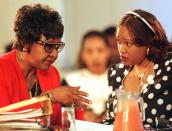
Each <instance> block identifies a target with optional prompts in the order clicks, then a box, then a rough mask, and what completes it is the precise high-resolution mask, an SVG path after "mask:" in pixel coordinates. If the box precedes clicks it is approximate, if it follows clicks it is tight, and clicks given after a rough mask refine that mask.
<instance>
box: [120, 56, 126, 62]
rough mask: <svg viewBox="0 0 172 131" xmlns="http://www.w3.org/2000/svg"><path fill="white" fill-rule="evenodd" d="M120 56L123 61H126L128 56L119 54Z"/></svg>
mask: <svg viewBox="0 0 172 131" xmlns="http://www.w3.org/2000/svg"><path fill="white" fill-rule="evenodd" d="M120 58H121V60H122V61H124V62H126V61H127V60H128V57H126V56H121V57H120Z"/></svg>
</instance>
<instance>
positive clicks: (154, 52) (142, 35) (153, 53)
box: [119, 9, 168, 63]
mask: <svg viewBox="0 0 172 131" xmlns="http://www.w3.org/2000/svg"><path fill="white" fill-rule="evenodd" d="M133 12H135V13H137V14H139V15H140V16H141V17H142V18H144V19H145V20H146V21H147V22H148V23H149V24H150V25H151V26H152V28H153V29H154V32H153V31H152V30H151V29H150V28H149V27H148V26H147V25H146V24H145V23H144V22H143V21H142V20H141V19H140V18H138V17H137V16H134V15H132V14H126V15H125V16H124V17H123V18H122V19H121V21H120V24H119V25H121V26H125V27H126V28H127V29H128V31H129V33H130V35H131V38H132V40H133V42H134V43H137V45H139V46H147V47H148V48H149V53H148V55H147V58H148V59H149V60H151V61H153V62H155V63H159V62H162V61H164V60H165V58H166V56H167V47H168V40H167V36H166V33H165V30H164V29H163V27H162V26H161V24H160V22H159V21H158V20H157V18H156V17H155V16H154V15H153V14H151V13H149V12H146V11H143V10H140V9H137V10H133Z"/></svg>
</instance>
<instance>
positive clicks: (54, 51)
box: [50, 49, 58, 58]
mask: <svg viewBox="0 0 172 131" xmlns="http://www.w3.org/2000/svg"><path fill="white" fill-rule="evenodd" d="M50 56H52V57H54V58H57V56H58V52H57V50H56V49H54V50H53V51H52V52H51V53H50Z"/></svg>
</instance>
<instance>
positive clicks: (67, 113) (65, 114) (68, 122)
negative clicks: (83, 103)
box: [62, 107, 76, 131]
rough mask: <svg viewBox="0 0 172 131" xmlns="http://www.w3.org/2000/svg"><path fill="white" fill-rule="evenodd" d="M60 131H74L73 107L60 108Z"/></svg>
mask: <svg viewBox="0 0 172 131" xmlns="http://www.w3.org/2000/svg"><path fill="white" fill-rule="evenodd" d="M62 131H76V125H75V109H74V107H62Z"/></svg>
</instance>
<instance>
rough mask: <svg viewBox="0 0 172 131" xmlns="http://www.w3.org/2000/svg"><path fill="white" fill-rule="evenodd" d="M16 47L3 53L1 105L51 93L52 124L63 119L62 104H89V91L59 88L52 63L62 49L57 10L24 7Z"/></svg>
mask: <svg viewBox="0 0 172 131" xmlns="http://www.w3.org/2000/svg"><path fill="white" fill-rule="evenodd" d="M14 31H15V35H16V42H15V43H14V49H13V50H12V51H11V52H9V53H7V54H4V55H2V56H1V57H0V101H1V102H0V107H4V106H7V105H10V104H13V103H16V102H19V101H22V100H26V99H29V98H31V97H35V96H39V95H47V96H49V97H51V100H52V103H53V115H52V117H51V124H52V125H57V124H60V122H61V111H60V104H64V105H67V106H68V105H72V103H74V102H75V104H77V106H81V107H87V104H89V103H91V102H90V101H89V100H88V99H86V98H85V96H87V95H88V94H87V93H85V92H82V91H80V90H79V87H77V88H71V87H67V86H64V87H63V88H60V75H59V72H58V71H57V69H56V68H55V67H54V66H52V63H53V62H54V61H55V60H56V59H57V57H58V54H59V52H60V51H61V50H62V49H63V47H64V45H65V44H64V43H63V42H62V41H61V37H62V35H63V24H62V21H61V17H60V15H59V14H58V12H57V11H55V10H53V9H50V8H49V7H47V6H42V5H40V4H37V5H33V6H29V5H26V6H23V7H21V8H20V9H19V10H18V12H17V15H16V20H15V23H14Z"/></svg>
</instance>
